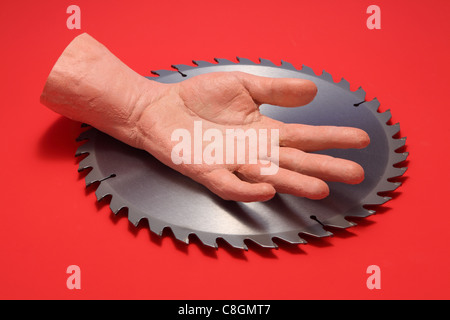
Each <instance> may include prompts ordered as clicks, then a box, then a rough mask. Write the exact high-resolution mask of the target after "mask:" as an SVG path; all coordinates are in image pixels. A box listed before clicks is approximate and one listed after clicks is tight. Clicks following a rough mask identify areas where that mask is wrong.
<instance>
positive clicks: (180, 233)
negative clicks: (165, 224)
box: [170, 226, 192, 244]
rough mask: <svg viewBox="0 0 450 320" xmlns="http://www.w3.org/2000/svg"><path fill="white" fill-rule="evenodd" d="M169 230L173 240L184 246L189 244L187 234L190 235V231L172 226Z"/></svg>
mask: <svg viewBox="0 0 450 320" xmlns="http://www.w3.org/2000/svg"><path fill="white" fill-rule="evenodd" d="M170 229H171V230H172V233H173V235H174V237H175V239H177V240H179V241H181V242H184V243H186V244H189V234H191V233H192V230H188V229H185V228H179V227H175V226H172V227H170Z"/></svg>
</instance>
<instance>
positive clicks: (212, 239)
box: [195, 232, 219, 249]
mask: <svg viewBox="0 0 450 320" xmlns="http://www.w3.org/2000/svg"><path fill="white" fill-rule="evenodd" d="M195 235H196V236H197V238H198V239H199V240H200V241H201V242H202V243H203V244H204V245H206V246H208V247H213V248H216V249H218V248H219V246H218V244H217V241H216V236H213V235H211V234H205V233H197V232H196V233H195Z"/></svg>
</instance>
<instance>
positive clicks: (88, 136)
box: [75, 128, 97, 142]
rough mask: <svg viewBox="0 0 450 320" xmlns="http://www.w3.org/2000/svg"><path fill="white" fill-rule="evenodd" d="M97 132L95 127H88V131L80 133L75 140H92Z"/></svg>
mask: <svg viewBox="0 0 450 320" xmlns="http://www.w3.org/2000/svg"><path fill="white" fill-rule="evenodd" d="M96 134H97V131H96V130H95V129H93V128H91V129H88V130H86V131H83V132H81V133H80V135H79V136H78V137H77V138H76V139H75V141H78V142H79V141H83V140H90V139H92V138H94V137H95V136H96Z"/></svg>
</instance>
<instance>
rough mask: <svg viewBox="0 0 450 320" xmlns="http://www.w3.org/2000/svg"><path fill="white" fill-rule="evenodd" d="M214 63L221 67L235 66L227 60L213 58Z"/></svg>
mask: <svg viewBox="0 0 450 320" xmlns="http://www.w3.org/2000/svg"><path fill="white" fill-rule="evenodd" d="M214 61H216V62H217V64H221V65H230V64H236V63H234V62H232V61H230V60H227V59H221V58H214Z"/></svg>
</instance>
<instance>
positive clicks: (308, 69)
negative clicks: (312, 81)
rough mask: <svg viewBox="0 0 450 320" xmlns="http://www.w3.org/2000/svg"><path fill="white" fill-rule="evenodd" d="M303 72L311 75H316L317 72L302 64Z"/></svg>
mask: <svg viewBox="0 0 450 320" xmlns="http://www.w3.org/2000/svg"><path fill="white" fill-rule="evenodd" d="M300 71H301V72H302V73H306V74H309V75H311V76H316V74H315V73H314V70H313V69H312V68H310V67H308V66H305V65H304V64H302V69H301V70H300Z"/></svg>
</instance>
